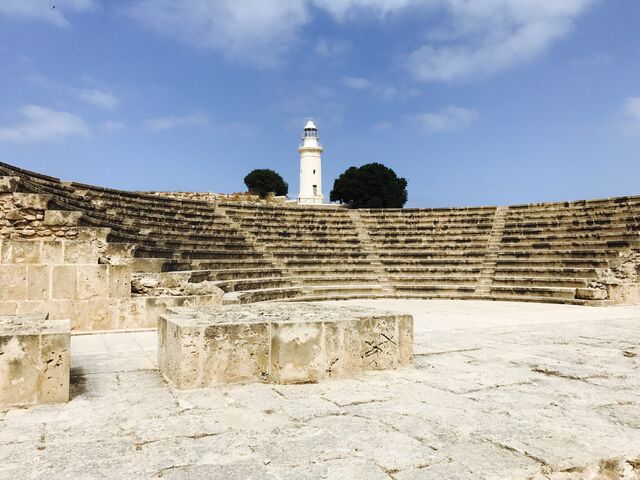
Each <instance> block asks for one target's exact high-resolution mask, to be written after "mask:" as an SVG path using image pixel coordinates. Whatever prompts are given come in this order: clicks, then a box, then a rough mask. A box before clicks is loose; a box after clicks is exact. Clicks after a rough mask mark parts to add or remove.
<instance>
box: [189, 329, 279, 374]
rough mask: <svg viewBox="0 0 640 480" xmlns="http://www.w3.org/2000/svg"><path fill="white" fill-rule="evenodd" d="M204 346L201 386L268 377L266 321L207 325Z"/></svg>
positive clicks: (267, 333) (267, 332) (267, 330)
mask: <svg viewBox="0 0 640 480" xmlns="http://www.w3.org/2000/svg"><path fill="white" fill-rule="evenodd" d="M203 347H204V352H203V353H204V358H203V365H202V384H203V385H212V384H216V383H234V382H247V381H261V380H263V379H265V378H267V377H268V374H269V324H268V323H251V324H246V323H245V324H233V323H229V324H225V325H216V326H209V327H206V328H204V339H203ZM221 367H223V368H221Z"/></svg>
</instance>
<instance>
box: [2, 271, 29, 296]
mask: <svg viewBox="0 0 640 480" xmlns="http://www.w3.org/2000/svg"><path fill="white" fill-rule="evenodd" d="M26 298H27V267H26V265H0V301H9V300H13V301H16V300H25V299H26Z"/></svg>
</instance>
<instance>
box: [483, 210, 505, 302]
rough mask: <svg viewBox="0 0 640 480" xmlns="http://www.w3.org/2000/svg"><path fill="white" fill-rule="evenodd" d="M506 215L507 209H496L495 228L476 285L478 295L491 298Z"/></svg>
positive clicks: (492, 230) (488, 242) (492, 229)
mask: <svg viewBox="0 0 640 480" xmlns="http://www.w3.org/2000/svg"><path fill="white" fill-rule="evenodd" d="M506 213H507V208H506V207H498V208H496V214H495V217H494V218H493V227H492V228H491V235H490V236H489V239H488V241H487V249H486V252H485V256H484V261H483V262H482V266H481V267H480V278H479V279H478V284H477V285H476V294H477V295H480V296H489V293H490V292H491V285H492V284H493V277H494V276H495V273H496V262H497V261H498V252H499V250H500V242H501V241H502V233H503V232H504V225H505V218H506Z"/></svg>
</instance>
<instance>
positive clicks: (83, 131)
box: [0, 105, 91, 143]
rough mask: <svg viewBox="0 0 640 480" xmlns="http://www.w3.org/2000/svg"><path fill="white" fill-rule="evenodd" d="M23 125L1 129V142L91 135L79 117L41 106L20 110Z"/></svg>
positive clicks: (35, 140)
mask: <svg viewBox="0 0 640 480" xmlns="http://www.w3.org/2000/svg"><path fill="white" fill-rule="evenodd" d="M20 114H21V115H22V117H23V118H24V121H23V122H22V123H19V124H17V125H14V126H12V127H0V141H5V142H23V143H27V142H37V141H45V140H58V139H60V138H62V137H66V136H70V135H81V136H87V135H89V133H90V131H91V129H90V128H89V125H87V123H86V122H85V121H84V120H83V119H82V117H79V116H77V115H74V114H72V113H69V112H61V111H57V110H52V109H50V108H46V107H42V106H39V105H26V106H24V107H22V108H21V109H20Z"/></svg>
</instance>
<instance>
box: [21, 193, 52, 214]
mask: <svg viewBox="0 0 640 480" xmlns="http://www.w3.org/2000/svg"><path fill="white" fill-rule="evenodd" d="M49 199H50V198H49V197H48V196H47V195H41V194H39V193H19V192H17V193H14V194H13V203H14V205H15V206H16V207H19V208H29V209H33V210H46V209H47V205H48V204H49Z"/></svg>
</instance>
